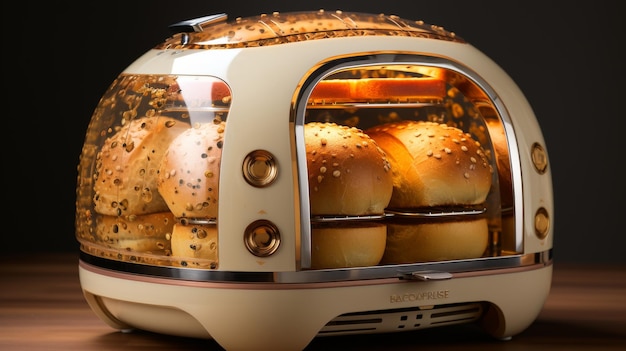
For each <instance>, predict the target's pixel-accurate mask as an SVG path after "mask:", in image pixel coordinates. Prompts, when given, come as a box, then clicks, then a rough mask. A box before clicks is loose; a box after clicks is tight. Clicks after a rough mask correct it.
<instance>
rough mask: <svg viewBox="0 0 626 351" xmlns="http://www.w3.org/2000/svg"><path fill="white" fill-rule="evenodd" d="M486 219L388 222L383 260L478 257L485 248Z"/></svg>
mask: <svg viewBox="0 0 626 351" xmlns="http://www.w3.org/2000/svg"><path fill="white" fill-rule="evenodd" d="M488 238H489V232H488V228H487V219H486V218H479V219H471V220H463V221H460V220H459V221H433V222H423V223H421V222H420V223H411V222H406V223H402V222H396V223H388V224H387V244H386V249H385V254H384V255H383V258H382V259H381V263H383V264H403V263H415V262H427V261H441V260H456V259H469V258H477V257H480V256H482V255H483V253H484V252H485V250H486V249H487V242H488Z"/></svg>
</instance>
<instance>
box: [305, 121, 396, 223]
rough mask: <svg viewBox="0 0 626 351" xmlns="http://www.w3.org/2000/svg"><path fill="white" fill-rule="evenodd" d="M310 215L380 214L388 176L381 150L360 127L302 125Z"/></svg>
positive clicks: (387, 196) (389, 189) (389, 181)
mask: <svg viewBox="0 0 626 351" xmlns="http://www.w3.org/2000/svg"><path fill="white" fill-rule="evenodd" d="M304 138H305V144H306V156H307V167H308V176H309V198H310V203H311V214H313V215H355V216H356V215H371V214H382V213H384V209H385V207H387V204H388V203H389V199H390V198H391V192H392V190H393V188H392V178H391V172H390V166H389V162H388V161H387V157H386V155H385V153H384V152H383V151H382V150H381V149H380V148H379V147H378V145H377V144H376V142H374V141H373V140H372V139H371V138H370V137H369V136H367V134H365V133H363V131H361V130H360V129H357V128H353V127H346V126H341V125H337V124H335V123H321V122H310V123H307V124H305V126H304Z"/></svg>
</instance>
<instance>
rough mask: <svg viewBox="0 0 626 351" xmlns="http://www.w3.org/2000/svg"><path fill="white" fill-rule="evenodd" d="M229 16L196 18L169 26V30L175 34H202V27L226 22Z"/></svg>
mask: <svg viewBox="0 0 626 351" xmlns="http://www.w3.org/2000/svg"><path fill="white" fill-rule="evenodd" d="M227 17H228V16H227V15H226V14H225V13H220V14H217V15H210V16H204V17H199V18H194V19H190V20H186V21H181V22H178V23H174V24H172V25H170V26H169V29H170V30H171V31H172V32H173V33H174V34H176V33H191V32H202V27H203V26H206V25H209V24H213V23H217V22H222V21H225V20H226V18H227Z"/></svg>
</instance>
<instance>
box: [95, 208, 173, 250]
mask: <svg viewBox="0 0 626 351" xmlns="http://www.w3.org/2000/svg"><path fill="white" fill-rule="evenodd" d="M175 221H176V220H175V218H174V216H173V215H172V214H171V213H170V212H160V213H152V214H147V215H139V216H136V215H130V216H106V215H105V216H96V237H97V239H98V241H100V242H102V243H103V244H104V245H105V246H106V247H109V248H112V249H116V250H119V251H136V252H144V253H154V254H157V253H158V254H165V255H169V254H170V252H171V250H170V240H169V239H170V235H171V234H172V229H173V227H174V223H175Z"/></svg>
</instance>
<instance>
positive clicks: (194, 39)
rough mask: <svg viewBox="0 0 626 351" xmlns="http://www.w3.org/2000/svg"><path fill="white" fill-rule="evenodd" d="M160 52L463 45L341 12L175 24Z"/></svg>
mask: <svg viewBox="0 0 626 351" xmlns="http://www.w3.org/2000/svg"><path fill="white" fill-rule="evenodd" d="M170 29H171V30H172V31H173V32H174V33H175V34H174V35H173V36H172V37H171V38H169V39H168V40H166V41H165V42H164V43H162V44H161V45H160V46H159V47H158V49H216V48H243V47H255V46H269V45H276V44H284V43H290V42H299V41H307V40H317V39H328V38H342V37H354V36H396V37H398V36H405V37H423V38H432V39H439V40H447V41H456V42H464V40H463V39H461V38H460V37H458V36H456V35H455V34H454V33H453V32H449V31H447V30H445V29H443V28H442V27H440V26H436V25H430V24H426V23H424V22H423V21H414V20H407V19H403V18H400V17H398V16H396V15H385V14H378V15H373V14H366V13H355V12H344V11H339V10H338V11H333V12H328V11H324V10H319V11H316V12H289V13H285V14H282V13H279V12H274V13H272V14H261V15H257V16H251V17H244V18H241V17H239V18H236V19H235V20H228V17H227V15H226V14H216V15H210V16H205V17H199V18H196V19H191V20H186V21H182V22H178V23H176V24H173V25H171V26H170Z"/></svg>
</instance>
